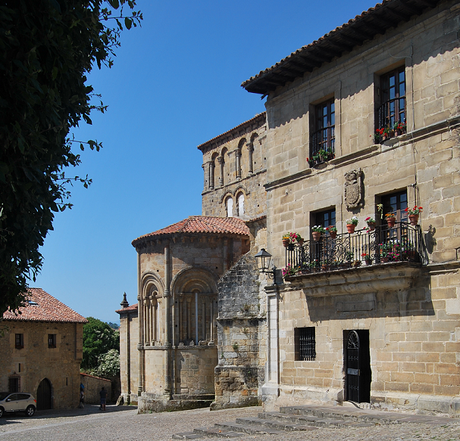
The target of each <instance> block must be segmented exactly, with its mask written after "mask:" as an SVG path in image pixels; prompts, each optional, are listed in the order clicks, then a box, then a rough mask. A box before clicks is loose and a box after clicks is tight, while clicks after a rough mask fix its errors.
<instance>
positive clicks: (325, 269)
mask: <svg viewBox="0 0 460 441" xmlns="http://www.w3.org/2000/svg"><path fill="white" fill-rule="evenodd" d="M321 268H322V270H323V271H328V270H329V265H326V264H324V265H321Z"/></svg>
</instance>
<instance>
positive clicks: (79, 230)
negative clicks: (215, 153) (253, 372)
mask: <svg viewBox="0 0 460 441" xmlns="http://www.w3.org/2000/svg"><path fill="white" fill-rule="evenodd" d="M137 3H138V9H141V10H142V12H143V13H144V21H143V23H142V27H141V28H136V29H132V30H130V31H128V32H123V34H122V39H121V40H122V46H121V47H120V48H119V49H118V50H117V57H116V58H115V64H114V66H113V67H112V69H107V68H103V69H102V70H100V71H98V70H94V71H93V72H92V73H91V74H90V76H89V78H88V83H89V84H91V85H93V87H94V89H95V92H97V93H100V94H102V97H103V101H104V104H108V105H109V108H108V111H107V112H106V113H105V114H103V115H101V114H94V115H93V117H92V119H93V124H92V126H85V125H83V124H82V126H81V127H80V128H78V129H77V130H75V131H74V135H75V138H76V139H80V140H87V139H97V140H98V141H102V143H103V146H104V148H103V149H102V150H101V151H100V152H93V151H88V152H86V151H85V152H84V153H83V154H82V164H81V165H80V166H79V167H78V168H77V169H73V170H69V171H68V174H69V175H80V176H85V175H86V174H88V175H89V176H90V177H91V178H92V179H93V184H92V185H91V186H90V187H89V189H84V188H83V187H82V186H79V185H77V184H75V185H74V187H73V189H72V198H71V201H70V202H71V203H73V204H74V207H73V208H72V209H71V210H66V211H65V212H63V213H59V214H57V215H56V217H55V221H54V231H51V232H50V233H49V234H48V236H47V238H46V239H45V245H44V247H43V248H42V250H41V251H42V254H43V256H44V266H43V270H42V272H41V274H40V275H39V276H38V277H37V280H36V282H32V283H31V286H33V287H40V288H43V289H44V290H45V291H47V292H48V293H50V294H51V295H53V296H54V297H56V298H58V299H59V300H60V301H62V302H64V303H65V304H66V305H68V306H70V307H71V308H73V309H74V310H75V311H77V312H78V313H80V314H82V315H83V316H85V317H88V316H93V317H96V318H99V319H101V320H103V321H111V322H118V320H119V316H118V314H117V313H115V310H116V309H119V307H120V306H119V305H120V302H121V300H122V296H123V292H126V293H127V296H128V301H129V302H130V303H136V302H137V300H136V299H137V268H136V263H137V261H136V251H135V249H134V248H133V247H132V245H131V241H132V240H133V239H135V238H137V237H139V236H141V235H143V234H147V233H150V232H152V231H155V230H158V229H160V228H163V227H165V226H167V225H170V224H172V223H175V222H178V221H180V220H182V219H184V218H186V217H188V216H190V215H196V214H201V191H202V189H203V171H202V168H201V163H202V162H201V160H202V157H201V152H200V151H199V150H197V148H196V147H197V146H198V145H200V144H202V143H203V142H206V141H207V140H209V139H211V138H213V137H215V136H217V135H219V134H221V133H223V132H226V131H227V130H230V129H231V128H233V127H235V126H237V125H238V124H240V123H242V122H244V121H246V120H248V119H250V118H252V117H253V116H254V115H256V114H258V113H260V112H263V111H264V110H265V107H264V100H261V97H260V95H255V94H250V93H248V92H246V91H245V90H244V89H243V88H242V87H241V83H242V82H243V81H245V80H247V79H248V78H250V77H251V76H254V75H256V74H257V73H259V72H260V71H261V70H264V69H266V68H267V67H270V66H272V65H273V64H275V63H276V62H278V61H280V60H281V59H282V58H284V57H286V56H287V55H289V54H290V53H291V52H294V51H295V50H297V49H299V48H300V47H302V46H304V45H307V44H309V43H311V42H312V41H313V40H316V39H318V38H319V37H321V36H323V35H324V34H326V33H327V32H329V31H331V30H333V29H334V28H335V27H337V26H340V25H342V24H343V23H346V22H347V21H348V20H349V19H351V18H353V17H355V16H356V15H358V14H361V12H362V11H364V10H367V9H369V8H370V7H373V6H375V3H374V2H373V1H369V0H366V1H365V0H354V1H352V2H345V1H343V0H323V1H322V2H313V1H311V0H303V1H297V0H296V1H289V0H286V1H284V2H280V1H274V0H246V1H242V0H232V1H224V0H194V1H190V0H176V1H172V2H171V1H169V2H159V1H156V0H138V1H137Z"/></svg>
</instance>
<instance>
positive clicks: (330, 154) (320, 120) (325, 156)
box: [308, 98, 335, 166]
mask: <svg viewBox="0 0 460 441" xmlns="http://www.w3.org/2000/svg"><path fill="white" fill-rule="evenodd" d="M312 127H313V133H312V135H311V138H310V159H309V161H308V162H309V164H310V166H314V165H316V164H320V163H322V162H325V161H328V160H330V159H333V158H334V157H335V104H334V98H332V99H330V100H328V101H325V102H324V103H321V104H318V105H317V106H315V109H314V121H313V124H312Z"/></svg>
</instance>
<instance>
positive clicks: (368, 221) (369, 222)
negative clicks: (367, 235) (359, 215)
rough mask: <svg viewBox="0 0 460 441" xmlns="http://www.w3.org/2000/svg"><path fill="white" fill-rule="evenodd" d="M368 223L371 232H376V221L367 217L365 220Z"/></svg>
mask: <svg viewBox="0 0 460 441" xmlns="http://www.w3.org/2000/svg"><path fill="white" fill-rule="evenodd" d="M364 220H365V221H366V222H367V226H368V228H369V231H374V230H375V219H374V218H373V217H371V216H369V217H366V219H364Z"/></svg>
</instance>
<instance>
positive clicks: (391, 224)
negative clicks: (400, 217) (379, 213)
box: [387, 217, 396, 228]
mask: <svg viewBox="0 0 460 441" xmlns="http://www.w3.org/2000/svg"><path fill="white" fill-rule="evenodd" d="M395 222H396V218H394V217H389V218H387V223H388V226H389V227H390V228H393V227H394V226H395Z"/></svg>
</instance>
